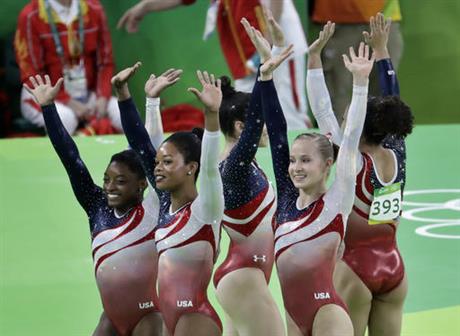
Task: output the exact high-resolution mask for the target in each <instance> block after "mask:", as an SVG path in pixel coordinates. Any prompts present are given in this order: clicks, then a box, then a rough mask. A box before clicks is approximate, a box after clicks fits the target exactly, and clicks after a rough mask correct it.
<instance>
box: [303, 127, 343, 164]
mask: <svg viewBox="0 0 460 336" xmlns="http://www.w3.org/2000/svg"><path fill="white" fill-rule="evenodd" d="M302 138H305V139H311V140H314V141H315V142H316V144H317V146H318V151H319V153H320V154H321V156H322V157H323V160H324V161H326V160H327V159H332V161H333V162H335V160H336V159H337V155H338V153H339V146H337V145H336V144H334V143H333V142H332V140H331V139H330V138H328V137H327V136H325V135H324V134H319V133H316V132H313V133H302V134H299V135H298V136H297V137H296V138H295V139H294V141H296V140H298V139H302Z"/></svg>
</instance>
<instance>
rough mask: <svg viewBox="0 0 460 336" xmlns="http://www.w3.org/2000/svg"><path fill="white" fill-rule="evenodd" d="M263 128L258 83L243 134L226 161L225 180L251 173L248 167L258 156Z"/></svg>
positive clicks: (223, 174) (257, 83)
mask: <svg viewBox="0 0 460 336" xmlns="http://www.w3.org/2000/svg"><path fill="white" fill-rule="evenodd" d="M263 127H264V118H263V115H262V101H261V96H260V85H259V82H256V83H255V85H254V88H253V89H252V94H251V100H250V102H249V107H248V110H247V115H246V121H245V122H244V129H243V132H241V136H240V138H239V140H238V142H237V143H236V145H235V146H234V147H233V148H232V150H231V152H230V154H229V155H228V157H227V158H226V159H225V169H224V170H223V171H222V178H223V179H224V180H225V179H229V180H233V179H234V178H235V177H241V176H245V175H247V174H248V173H249V172H250V170H249V169H248V167H249V166H250V165H251V163H252V161H253V160H254V157H255V156H256V153H257V149H258V147H259V141H260V137H261V135H262V130H263Z"/></svg>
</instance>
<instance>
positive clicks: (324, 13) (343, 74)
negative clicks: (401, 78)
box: [310, 0, 403, 123]
mask: <svg viewBox="0 0 460 336" xmlns="http://www.w3.org/2000/svg"><path fill="white" fill-rule="evenodd" d="M312 6H313V8H310V10H311V20H312V21H313V22H315V23H317V24H320V25H324V24H326V23H327V22H328V21H332V22H335V23H336V26H335V33H334V35H333V36H332V37H331V39H330V40H329V42H328V44H327V45H326V47H325V48H324V51H323V69H324V75H325V77H326V83H327V87H328V89H329V91H330V95H331V99H332V105H333V110H334V111H335V115H336V117H337V120H338V122H339V123H341V122H342V120H343V115H344V112H345V109H346V107H347V105H348V104H349V102H350V97H351V85H350V83H351V75H350V74H349V73H348V72H347V71H343V65H342V57H341V55H342V54H346V53H347V51H348V48H349V47H350V46H355V47H356V46H358V45H359V42H361V41H363V31H366V30H368V29H369V20H370V17H371V16H375V15H376V14H377V13H379V12H382V13H383V14H384V15H385V17H386V18H390V19H391V20H392V21H393V23H392V25H391V30H390V35H389V39H388V51H389V53H390V56H391V60H392V62H393V65H394V68H395V70H397V69H398V65H399V62H400V60H401V55H402V51H403V39H402V35H401V32H400V29H399V27H400V24H399V22H400V21H401V10H400V7H399V0H373V1H369V0H314V1H312ZM364 37H365V36H364ZM369 80H370V83H369V94H370V95H373V96H378V95H380V88H379V84H378V76H377V74H376V72H375V71H372V73H371V76H370V78H369Z"/></svg>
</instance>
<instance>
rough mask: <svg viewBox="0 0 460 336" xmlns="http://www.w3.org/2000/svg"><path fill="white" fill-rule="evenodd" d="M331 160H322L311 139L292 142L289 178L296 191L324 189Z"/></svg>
mask: <svg viewBox="0 0 460 336" xmlns="http://www.w3.org/2000/svg"><path fill="white" fill-rule="evenodd" d="M331 165H332V159H328V160H326V161H325V160H324V159H323V157H322V156H321V153H320V152H319V150H318V146H317V145H316V143H315V140H314V139H312V138H303V137H302V138H299V139H297V140H295V141H294V143H293V144H292V148H291V153H290V155H289V176H290V178H291V181H292V183H293V184H294V186H295V187H296V188H298V189H302V190H305V191H307V190H312V189H316V188H322V187H324V184H325V183H326V179H327V175H328V171H329V167H330V166H331Z"/></svg>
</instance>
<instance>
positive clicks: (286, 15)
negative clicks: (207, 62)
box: [118, 0, 311, 129]
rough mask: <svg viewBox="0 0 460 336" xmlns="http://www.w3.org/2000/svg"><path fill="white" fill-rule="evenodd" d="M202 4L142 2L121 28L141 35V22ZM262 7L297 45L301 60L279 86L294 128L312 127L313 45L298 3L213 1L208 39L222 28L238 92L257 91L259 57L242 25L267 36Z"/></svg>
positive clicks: (286, 69)
mask: <svg viewBox="0 0 460 336" xmlns="http://www.w3.org/2000/svg"><path fill="white" fill-rule="evenodd" d="M195 2H196V0H167V1H165V0H142V1H140V2H139V3H138V4H136V5H135V6H133V7H131V8H130V9H129V10H128V11H126V12H125V13H124V15H123V16H122V18H121V19H120V20H119V22H118V28H121V27H124V28H125V29H126V30H127V31H128V32H129V33H134V32H137V30H138V28H139V23H140V22H141V21H142V19H143V18H144V16H145V15H146V14H148V13H150V12H158V11H163V10H168V9H172V8H176V7H179V6H181V5H190V4H192V3H195ZM262 5H266V6H267V7H269V8H270V9H271V10H272V11H273V12H274V16H275V19H277V20H279V21H280V22H281V26H282V27H283V29H285V31H286V42H287V44H290V43H293V44H294V50H295V56H294V57H293V58H292V59H291V60H290V61H289V62H288V63H286V64H285V65H283V66H281V67H280V69H278V71H277V72H278V73H280V74H279V75H276V77H277V78H278V79H279V80H277V83H276V84H277V88H278V89H279V90H280V91H279V92H280V100H281V104H282V106H283V110H284V111H285V114H286V118H287V122H288V126H289V128H290V129H303V128H307V127H310V126H311V122H310V120H309V119H308V116H307V104H306V91H305V60H303V61H302V60H299V58H300V59H303V58H304V55H305V54H306V52H307V42H306V39H305V35H304V32H303V28H302V24H301V22H300V19H299V17H298V14H297V11H296V9H295V6H294V4H293V3H292V0H283V1H279V0H212V1H211V3H210V6H209V9H208V13H207V16H206V25H205V32H204V36H203V38H204V39H206V38H207V37H209V36H210V34H211V33H212V32H213V31H214V29H215V28H217V31H218V33H219V40H220V45H221V48H222V52H223V54H224V56H225V59H226V61H227V65H228V67H229V69H230V72H231V74H232V77H233V79H234V80H235V81H234V84H235V90H237V91H242V92H251V91H252V88H253V86H254V83H255V78H256V73H257V68H258V66H259V63H260V58H259V55H258V54H257V51H256V49H255V48H254V46H253V45H252V43H251V41H250V39H249V38H248V36H247V35H246V32H245V31H244V28H243V26H242V25H241V24H240V21H241V19H242V18H243V17H245V18H246V19H247V20H248V21H249V23H250V24H251V25H252V26H254V27H255V28H257V29H258V30H260V31H262V32H263V33H265V32H266V22H265V18H264V13H263V10H262Z"/></svg>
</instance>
